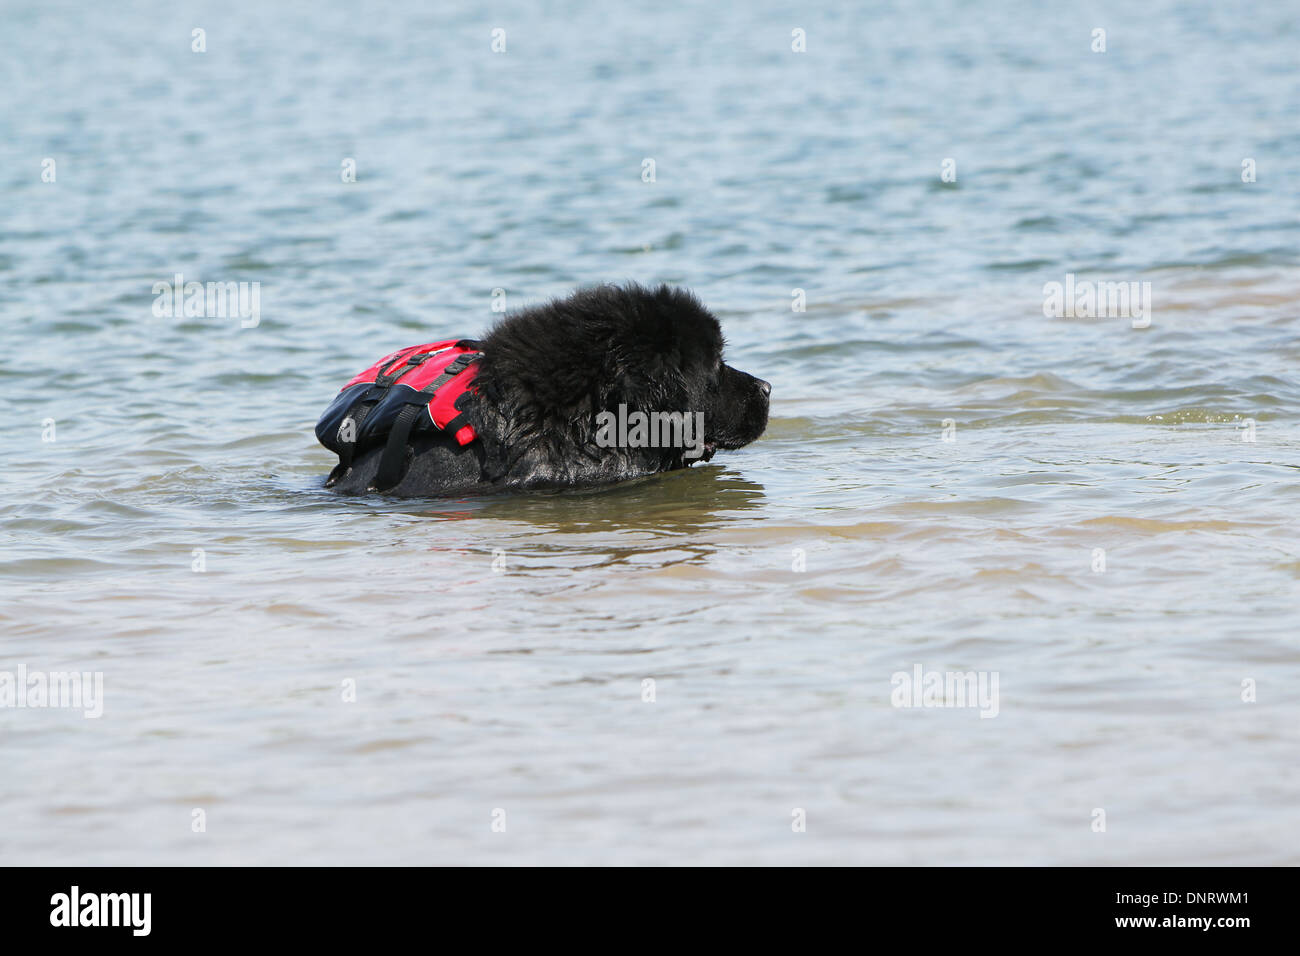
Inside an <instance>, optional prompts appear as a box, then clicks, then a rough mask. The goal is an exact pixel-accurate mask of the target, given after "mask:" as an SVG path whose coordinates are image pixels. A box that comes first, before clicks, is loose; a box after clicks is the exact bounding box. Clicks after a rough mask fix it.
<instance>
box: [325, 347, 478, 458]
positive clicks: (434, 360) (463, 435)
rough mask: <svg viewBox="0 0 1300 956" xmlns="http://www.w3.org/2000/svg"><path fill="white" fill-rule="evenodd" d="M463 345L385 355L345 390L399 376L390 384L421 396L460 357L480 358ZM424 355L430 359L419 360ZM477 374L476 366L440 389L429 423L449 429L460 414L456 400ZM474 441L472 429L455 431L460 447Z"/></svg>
mask: <svg viewBox="0 0 1300 956" xmlns="http://www.w3.org/2000/svg"><path fill="white" fill-rule="evenodd" d="M460 341H461V340H460V339H450V340H448V341H445V342H430V343H429V344H428V345H413V346H410V347H409V348H404V349H400V350H398V351H396V352H394V353H392V354H391V355H386V356H385V357H384V358H382V359H380V360H379V361H378V362H376V363H375V364H374V365H372V366H370V367H369V368H368V369H366V370H365V371H364V372H362V373H361V374H359V375H357V376H356V377H355V378H354V379H352V381H350V382H348V383H347V385H344V386H343V389H345V390H346V389H348V388H351V387H352V386H353V385H359V384H361V383H363V382H374V381H376V380H378V379H380V377H381V376H393V375H396V378H394V379H392V380H391V381H390V382H389V384H391V385H405V386H407V387H408V388H412V389H414V390H415V391H417V392H418V391H420V390H421V389H422V388H424V387H425V386H426V385H428V384H429V383H430V382H432V381H433V380H434V379H436V378H437V377H438V376H439V375H441V374H442V373H443V371H444V370H445V369H446V368H447V366H448V365H450V364H451V363H452V362H454V361H455V360H456V359H458V358H460V356H462V355H464V354H466V353H469V354H477V351H476V350H475V349H473V348H469V347H467V346H463V345H460V344H458V343H459V342H460ZM422 355H428V356H429V357H428V358H425V359H420V356H422ZM412 359H416V360H417V361H419V364H418V365H412V364H410V363H411V360H412ZM477 374H478V364H477V363H474V364H472V365H470V366H469V367H468V368H466V369H465V370H464V371H462V372H460V373H459V374H457V375H455V376H453V377H452V378H450V379H449V380H448V381H446V382H444V383H443V384H442V385H440V386H438V390H437V391H436V392H434V393H433V398H432V399H430V401H429V405H428V412H429V418H430V420H431V421H432V422H433V424H434V425H436V426H437V427H438V428H439V429H446V427H447V425H448V424H449V423H450V422H452V421H453V420H454V419H455V418H456V417H457V416H459V415H460V414H461V413H460V410H459V409H457V408H456V400H457V399H458V398H460V397H461V395H463V394H465V392H466V390H467V389H469V387H470V386H471V385H472V384H473V381H474V377H475V376H476V375H477ZM475 437H476V435H475V432H474V426H472V425H463V426H462V427H460V428H459V429H457V430H456V434H455V438H456V442H457V443H458V444H460V445H468V444H469V443H470V442H472V441H473V440H474V439H475Z"/></svg>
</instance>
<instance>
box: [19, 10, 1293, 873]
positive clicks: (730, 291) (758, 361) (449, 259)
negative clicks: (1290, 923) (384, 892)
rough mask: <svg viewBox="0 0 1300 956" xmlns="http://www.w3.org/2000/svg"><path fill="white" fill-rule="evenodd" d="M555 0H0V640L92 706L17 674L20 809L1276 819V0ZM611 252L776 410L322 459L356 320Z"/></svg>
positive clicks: (736, 829)
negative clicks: (487, 458)
mask: <svg viewBox="0 0 1300 956" xmlns="http://www.w3.org/2000/svg"><path fill="white" fill-rule="evenodd" d="M548 6H550V7H551V10H550V12H549V14H547V15H543V14H541V13H539V12H537V10H536V9H535V8H534V6H533V5H531V4H523V3H519V4H502V5H496V7H495V8H494V10H493V12H492V13H491V14H488V13H480V12H478V11H474V10H472V11H468V12H460V13H454V14H453V13H447V12H442V11H440V10H439V7H440V5H430V6H429V7H428V8H427V9H421V8H418V7H417V6H416V5H412V8H411V9H409V10H405V11H401V10H396V9H387V8H385V9H383V10H375V11H370V10H367V9H364V8H363V6H361V5H357V4H340V3H312V4H305V3H304V4H298V5H287V6H286V5H282V4H230V3H224V4H211V5H208V6H207V7H206V8H201V9H202V12H201V13H188V12H180V11H178V10H177V9H175V8H174V7H173V6H172V5H170V4H163V3H154V4H135V5H131V6H130V7H129V9H123V8H120V7H119V6H118V5H103V6H102V7H99V6H94V5H73V4H68V5H64V4H35V5H26V6H22V7H13V8H11V9H9V10H8V11H7V12H6V13H5V15H4V23H5V26H4V29H3V31H0V197H2V198H0V203H2V205H0V210H2V212H0V394H2V395H3V400H4V406H3V407H4V408H5V410H6V417H5V427H4V428H3V429H2V430H0V452H2V453H3V456H4V461H5V465H6V467H5V468H4V477H3V488H4V497H3V505H2V507H0V517H2V519H3V551H2V554H0V573H2V575H3V585H2V586H3V588H4V592H3V594H4V600H3V605H2V608H0V628H2V631H0V633H2V635H3V636H2V637H0V671H7V672H11V673H15V674H16V673H18V669H19V668H20V667H22V668H26V670H27V672H41V673H44V672H51V671H66V670H76V671H85V672H92V673H93V672H98V673H101V674H102V680H103V695H102V700H101V701H100V703H101V704H102V708H103V713H102V716H100V717H98V718H86V717H85V716H83V710H79V709H76V708H40V707H34V706H33V707H28V708H25V709H18V708H16V707H3V708H0V755H2V756H3V763H4V768H5V770H4V773H3V774H0V807H2V808H3V810H2V811H0V812H2V813H3V819H4V826H3V827H0V860H3V861H4V862H8V863H59V864H70V863H88V864H105V863H160V864H180V865H185V864H213V863H215V864H234V863H255V864H271V863H285V862H304V863H312V864H366V863H433V864H455V863H507V864H545V863H558V864H578V863H595V864H621V863H649V864H682V863H709V864H720V863H764V864H769V863H770V864H776V863H795V864H801V863H862V864H871V863H884V864H982V863H1033V864H1134V863H1151V864H1189V863H1240V864H1257V863H1258V864H1297V863H1300V840H1298V839H1297V837H1298V836H1300V772H1298V771H1297V759H1296V754H1297V746H1298V745H1300V695H1298V694H1297V688H1300V636H1298V635H1300V628H1298V626H1297V625H1300V614H1298V613H1297V597H1298V594H1300V542H1298V541H1297V517H1296V516H1297V511H1298V510H1300V469H1298V468H1297V461H1298V460H1300V428H1298V427H1297V419H1296V414H1295V409H1296V407H1297V402H1300V386H1298V385H1297V380H1296V375H1295V372H1296V369H1297V366H1298V363H1300V341H1298V339H1297V332H1298V331H1300V268H1298V267H1300V208H1298V207H1300V198H1298V197H1300V191H1298V190H1297V188H1296V183H1297V181H1300V123H1297V116H1298V115H1300V114H1298V112H1297V108H1298V106H1300V72H1298V71H1297V70H1296V64H1295V53H1296V50H1297V49H1298V48H1300V10H1297V8H1296V7H1295V5H1293V4H1285V5H1269V4H1263V5H1257V6H1253V7H1252V8H1251V10H1250V15H1249V16H1244V15H1240V14H1239V12H1238V11H1235V10H1233V9H1231V8H1230V7H1225V6H1222V5H1216V4H1211V3H1208V2H1190V3H1189V2H1178V3H1173V2H1158V3H1154V4H1145V5H1132V4H1128V5H1118V6H1114V5H1107V6H1104V7H1098V8H1094V9H1091V10H1088V11H1084V10H1082V9H1080V8H1078V6H1077V5H1075V4H1059V5H1052V8H1051V9H1043V5H1041V4H1037V3H1028V2H1026V3H1022V4H1003V5H994V6H991V7H985V6H983V5H981V6H980V7H979V8H978V10H977V9H976V8H973V7H970V6H968V5H966V4H961V3H957V2H949V3H938V4H935V5H928V6H927V5H916V4H897V5H891V6H885V7H881V8H877V9H872V10H867V9H866V8H857V7H856V5H845V6H844V7H843V8H841V9H835V10H833V9H830V8H827V9H824V10H812V9H809V8H802V7H790V6H788V5H784V4H777V3H772V2H762V3H759V4H756V5H745V9H744V10H729V9H724V8H720V7H716V5H705V4H701V5H698V6H695V5H684V4H678V3H655V4H649V5H642V6H641V7H629V8H626V9H624V8H619V9H618V10H617V11H615V10H614V9H613V8H610V7H607V6H604V5H600V4H577V3H562V4H557V5H548ZM195 28H201V29H203V30H204V31H205V33H204V34H202V35H201V39H202V41H203V44H202V45H204V46H205V50H204V52H195V51H194V50H193V49H192V47H193V46H194V45H195V44H197V43H198V39H196V38H195V37H194V34H193V33H192V31H193V30H194V29H195ZM496 28H501V29H503V30H505V34H504V41H505V51H504V52H500V53H497V52H493V49H492V44H493V42H494V40H493V34H492V31H493V30H494V29H496ZM1096 28H1102V29H1104V30H1105V31H1106V34H1105V43H1106V49H1105V52H1094V50H1093V49H1092V47H1093V46H1094V45H1095V44H1096V40H1095V39H1094V34H1093V31H1094V29H1096ZM796 29H798V30H803V31H804V37H805V41H804V42H805V43H806V52H794V50H792V44H794V45H797V44H798V43H799V39H798V37H797V36H796V37H794V38H792V31H794V30H796ZM647 159H651V160H653V161H654V164H653V171H654V177H653V181H645V179H644V178H643V171H646V172H645V176H646V177H647V178H648V175H649V174H648V170H649V169H650V167H649V166H647V165H646V164H645V160H647ZM46 160H53V165H52V166H51V165H50V164H47V163H46V162H45V161H46ZM349 160H350V161H352V162H353V163H354V164H355V171H356V181H355V182H344V181H343V179H344V175H343V173H344V172H345V165H346V164H347V163H348V161H349ZM945 160H952V161H953V162H952V163H951V164H948V165H947V166H946V167H945ZM1245 160H1253V161H1254V164H1253V166H1254V170H1255V177H1254V178H1255V181H1254V182H1245V181H1243V172H1244V169H1243V162H1244V161H1245ZM945 169H947V170H948V171H949V172H950V173H952V172H955V179H953V177H952V175H948V176H947V179H948V180H950V181H944V179H945V176H944V173H945ZM51 174H52V175H51ZM49 178H52V179H53V181H45V180H46V179H49ZM1247 178H1249V177H1247ZM177 273H180V274H182V275H183V276H184V278H185V280H186V281H202V282H208V281H214V282H249V283H253V282H256V283H259V286H258V289H259V295H260V311H259V314H258V316H257V318H258V320H259V321H258V322H257V324H256V325H252V324H251V323H245V322H241V321H240V319H239V318H238V317H232V316H224V317H222V316H199V317H188V318H187V317H184V316H180V317H167V316H161V317H160V316H158V315H155V312H154V304H155V294H154V292H153V288H154V285H155V283H160V282H163V283H165V282H172V281H174V276H175V275H176V274H177ZM1067 275H1071V276H1074V277H1075V279H1076V280H1077V281H1079V282H1089V281H1097V282H1100V281H1123V282H1137V283H1139V284H1140V283H1150V286H1149V288H1150V290H1151V299H1150V302H1151V310H1150V315H1149V318H1150V324H1149V327H1145V328H1134V325H1135V323H1134V322H1133V321H1131V320H1130V319H1129V318H1128V317H1122V316H1115V315H1111V316H1104V315H1103V316H1099V317H1095V318H1093V317H1082V316H1078V317H1056V316H1053V317H1048V316H1046V315H1045V314H1044V299H1045V293H1044V287H1045V285H1046V284H1047V283H1051V282H1060V283H1065V282H1066V281H1067ZM623 279H636V280H639V281H643V282H658V281H666V282H671V283H675V284H681V285H685V286H689V287H690V288H692V289H694V290H695V291H696V292H697V293H698V294H699V295H700V296H701V297H702V299H703V300H704V301H705V302H706V303H707V304H708V305H709V306H710V307H711V308H712V309H713V310H714V311H715V312H716V313H717V315H718V316H719V317H720V319H721V320H722V322H723V325H724V327H725V330H726V333H727V336H728V340H729V356H730V360H731V361H732V363H733V364H735V365H736V366H737V367H739V368H742V369H745V370H746V371H749V372H752V373H754V374H756V375H759V376H761V377H763V378H765V379H767V380H769V381H771V382H772V383H773V393H772V398H773V404H772V420H771V424H770V427H769V429H768V432H767V434H766V435H765V437H764V438H763V439H761V440H760V441H759V442H758V443H756V444H754V445H752V446H751V447H749V448H747V449H744V450H741V451H737V452H730V453H727V452H722V453H719V455H718V456H717V457H716V458H714V460H713V461H712V462H710V463H709V464H708V465H705V466H702V467H697V468H693V469H691V470H689V471H687V472H683V473H677V474H673V475H669V476H664V477H660V478H657V479H653V480H647V481H642V482H635V483H631V484H627V485H623V486H618V487H614V488H608V489H603V490H596V491H586V492H580V493H559V494H536V495H529V496H516V497H498V498H483V499H466V500H446V501H405V502H394V501H385V500H382V499H366V500H357V499H353V500H347V499H340V498H337V497H335V496H332V495H330V494H328V493H326V492H324V491H322V490H321V487H320V484H321V479H322V477H323V476H324V474H325V473H326V472H327V471H328V470H329V468H330V466H331V465H332V463H333V460H334V459H333V456H331V455H330V454H329V453H328V452H326V451H325V450H324V449H322V448H321V447H319V446H318V445H317V444H316V442H315V440H314V438H313V435H312V426H313V424H314V422H315V420H316V417H317V415H318V414H319V413H320V411H321V410H322V409H323V408H324V407H325V405H326V404H327V403H328V402H329V400H330V399H331V397H332V395H333V394H334V393H335V392H336V391H337V389H338V388H339V387H340V386H341V385H342V384H343V383H344V382H345V381H346V380H347V379H348V378H349V377H351V376H352V375H353V374H354V373H355V372H356V371H358V370H359V369H361V368H363V367H365V366H366V365H368V364H370V363H371V362H373V361H374V360H375V359H376V358H378V357H379V356H380V355H383V354H385V353H387V352H390V351H392V350H394V349H396V348H398V347H400V346H403V345H409V344H414V343H418V342H426V341H432V340H434V339H439V338H451V337H456V336H467V335H473V334H475V333H478V332H480V331H482V330H483V329H484V328H485V327H486V326H487V325H488V324H490V323H491V321H493V319H494V318H495V317H496V316H495V315H494V313H493V311H492V306H493V302H494V298H493V290H494V289H501V290H504V295H505V302H506V304H507V305H508V307H510V308H512V309H513V308H518V307H521V306H524V305H527V304H529V303H536V302H540V301H543V300H545V299H546V298H548V297H551V296H554V295H562V294H565V293H567V292H568V291H570V290H571V289H572V288H574V287H575V286H577V285H580V284H583V283H590V282H597V281H606V280H623ZM1071 281H1074V280H1071ZM250 288H251V287H250ZM1139 288H1140V286H1139ZM794 290H803V293H802V297H803V300H804V307H805V308H804V311H796V306H797V305H798V301H797V299H798V295H797V293H796V292H795V291H794ZM1136 324H1138V325H1141V324H1142V323H1141V322H1138V323H1136ZM245 325H248V327H244V326H245ZM1252 439H1253V440H1252ZM196 569H197V570H196ZM918 667H920V668H921V673H922V674H923V675H929V674H931V673H934V674H938V675H939V677H940V678H943V676H944V675H945V674H946V673H948V672H962V673H966V672H973V673H975V674H976V675H979V678H980V679H981V680H985V681H986V685H985V686H986V687H988V688H989V689H991V687H992V684H991V682H992V681H993V680H996V682H997V684H996V687H997V692H998V693H997V698H996V707H995V708H991V707H983V708H976V707H971V706H953V707H925V706H919V707H902V706H895V703H898V702H899V701H900V697H899V694H900V691H901V689H904V688H905V685H904V684H903V682H902V679H901V678H900V679H895V675H896V674H903V675H906V676H907V678H908V679H909V680H910V679H911V678H912V676H913V675H914V674H915V673H916V668H918ZM648 681H649V682H653V683H647V682H648ZM11 686H12V685H11ZM651 698H652V699H651ZM944 700H946V701H947V702H949V703H959V702H960V701H956V700H954V699H949V698H944ZM903 702H906V701H903ZM966 703H967V704H969V703H970V701H967V702H966ZM83 709H84V708H83ZM992 711H996V715H994V714H993V713H992ZM981 713H985V714H987V715H988V716H981ZM196 810H197V811H202V813H201V815H196V812H195V811H196ZM1098 811H1101V812H1102V813H1104V816H1103V815H1102V814H1101V813H1099V812H1098ZM494 824H495V829H494ZM1103 824H1104V827H1105V829H1104V831H1102V830H1101V826H1102V825H1103ZM503 825H504V832H501V831H502V826H503ZM196 828H200V829H201V832H196ZM801 828H802V830H803V832H800V830H801Z"/></svg>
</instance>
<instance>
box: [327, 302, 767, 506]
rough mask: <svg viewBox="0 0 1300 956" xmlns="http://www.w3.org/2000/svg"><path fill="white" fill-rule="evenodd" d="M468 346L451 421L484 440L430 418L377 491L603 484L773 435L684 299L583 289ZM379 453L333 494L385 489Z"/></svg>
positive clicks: (762, 404)
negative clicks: (469, 372)
mask: <svg viewBox="0 0 1300 956" xmlns="http://www.w3.org/2000/svg"><path fill="white" fill-rule="evenodd" d="M472 345H473V347H474V348H475V349H476V350H477V351H480V352H481V353H482V354H481V356H480V357H479V358H478V359H477V365H478V369H477V376H476V377H475V378H474V380H473V382H472V385H471V386H470V388H469V390H467V391H466V392H465V393H464V394H463V395H462V396H461V398H460V399H459V400H457V402H456V408H457V409H458V410H460V411H462V412H463V419H458V420H457V421H458V422H465V423H468V424H469V425H471V426H472V427H473V429H474V433H475V435H476V437H475V438H474V440H473V441H470V442H469V443H468V444H465V445H461V444H459V443H458V442H457V441H456V440H455V439H454V438H453V436H452V435H451V434H450V429H449V431H447V432H444V431H439V430H436V429H435V428H434V427H433V423H432V421H431V420H429V419H430V415H428V414H424V415H423V416H421V419H420V422H419V423H417V427H416V429H415V430H413V431H412V432H411V434H410V437H409V439H406V444H408V445H409V448H410V450H409V451H406V450H405V449H404V448H401V449H398V450H399V451H400V452H402V453H404V454H405V457H406V461H405V462H403V463H402V468H403V470H402V471H401V472H400V478H399V479H390V480H392V481H394V482H395V483H393V484H392V485H391V487H387V488H380V489H378V490H383V491H385V492H386V493H389V494H393V495H397V496H401V497H413V496H432V495H456V494H467V493H468V494H481V493H484V492H488V491H495V490H518V489H531V488H563V487H577V486H583V485H595V484H603V483H606V482H613V481H620V480H622V479H626V478H639V477H643V476H646V475H652V474H655V473H657V472H662V471H672V470H674V469H677V468H684V467H687V466H689V465H690V464H692V463H693V462H695V461H708V460H709V458H711V457H712V456H713V453H714V451H715V450H716V449H718V448H740V447H741V446H742V445H747V444H749V443H750V442H752V441H754V440H755V439H756V438H758V437H759V435H761V434H762V433H763V429H764V428H766V427H767V414H768V394H769V393H770V392H771V390H772V389H771V386H770V385H769V384H768V383H767V382H764V381H762V380H760V379H757V378H754V377H753V376H752V375H747V374H745V373H744V372H740V371H737V370H736V369H733V368H731V367H730V366H729V365H726V364H724V363H723V361H722V347H723V340H722V330H721V328H720V327H719V325H718V320H717V319H716V318H714V317H713V315H711V314H710V313H709V311H708V310H707V309H705V308H704V306H703V305H701V304H700V302H699V300H697V299H696V298H695V296H694V295H692V294H691V293H690V292H687V291H685V290H683V289H674V288H670V287H668V286H666V285H665V286H660V287H659V288H657V289H645V288H642V287H641V286H638V285H635V284H629V285H626V286H622V287H620V286H613V285H604V286H597V287H594V288H589V289H583V290H580V291H578V292H576V293H575V294H573V295H572V296H570V297H569V298H567V299H559V300H556V301H554V302H550V303H548V304H546V305H542V306H538V307H535V308H531V309H527V310H525V311H523V312H520V313H518V314H515V315H512V316H509V317H507V318H505V319H503V320H502V321H501V322H500V323H499V324H498V325H497V326H496V327H495V328H494V329H492V331H491V332H489V333H488V335H487V336H486V337H485V338H484V339H482V340H481V341H480V342H475V343H472ZM408 393H409V394H411V395H414V394H417V393H414V392H409V390H408ZM652 413H653V414H652ZM666 413H667V414H666ZM638 415H639V416H640V417H638ZM322 421H324V419H323V420H322ZM647 422H648V424H647ZM318 434H320V432H319V430H318ZM321 437H322V440H323V441H325V440H326V439H327V438H330V437H332V436H330V435H325V434H322V435H321ZM327 443H328V442H327ZM331 447H333V445H332V444H331ZM384 451H385V446H384V445H383V444H382V443H381V444H376V443H374V442H373V441H372V443H371V444H370V447H365V446H364V444H363V443H360V442H359V443H358V444H357V447H356V449H355V457H353V458H352V460H351V461H350V462H347V463H346V464H341V465H340V467H339V468H336V469H335V474H333V475H331V478H330V483H329V487H331V488H333V489H334V490H335V491H339V492H344V493H362V492H366V491H375V490H377V488H376V485H377V476H381V467H380V465H381V457H382V456H383V453H384ZM390 455H391V453H390ZM390 465H391V462H390ZM380 483H382V482H380Z"/></svg>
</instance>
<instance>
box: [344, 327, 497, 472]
mask: <svg viewBox="0 0 1300 956" xmlns="http://www.w3.org/2000/svg"><path fill="white" fill-rule="evenodd" d="M479 354H480V353H478V352H463V353H461V354H460V355H458V356H456V358H455V360H454V361H452V363H451V364H450V365H448V366H447V367H446V368H445V369H443V370H442V372H441V373H439V375H438V377H437V378H435V379H434V380H433V381H432V382H430V383H429V384H428V385H426V386H424V388H422V389H420V390H419V391H418V392H412V393H411V394H410V395H409V396H407V397H406V399H405V400H404V401H405V402H406V405H405V406H404V407H403V408H402V410H401V411H400V412H398V413H397V418H396V420H395V421H394V422H393V427H392V428H391V429H390V430H389V432H388V443H387V444H386V445H384V453H383V455H381V456H380V458H379V470H378V471H377V472H375V480H374V482H373V483H372V484H371V486H370V488H371V490H372V491H388V490H390V489H391V488H395V487H396V486H397V485H398V483H399V482H401V480H402V479H403V478H404V477H406V468H407V464H408V462H407V456H408V451H409V449H408V448H407V445H406V440H407V439H408V438H410V437H411V427H412V426H413V425H414V424H415V419H416V417H417V416H418V415H419V414H420V412H421V411H423V410H424V407H425V405H427V404H428V402H429V396H430V395H432V394H433V393H434V392H436V391H437V390H438V389H440V388H441V387H442V386H443V385H445V384H446V383H447V382H448V381H450V380H451V379H452V378H454V377H455V376H457V375H459V374H460V373H461V372H463V371H465V369H467V368H469V366H470V365H471V364H472V363H473V362H474V361H475V360H476V359H477V358H478V357H479Z"/></svg>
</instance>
